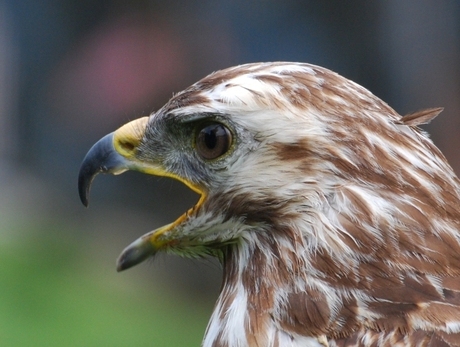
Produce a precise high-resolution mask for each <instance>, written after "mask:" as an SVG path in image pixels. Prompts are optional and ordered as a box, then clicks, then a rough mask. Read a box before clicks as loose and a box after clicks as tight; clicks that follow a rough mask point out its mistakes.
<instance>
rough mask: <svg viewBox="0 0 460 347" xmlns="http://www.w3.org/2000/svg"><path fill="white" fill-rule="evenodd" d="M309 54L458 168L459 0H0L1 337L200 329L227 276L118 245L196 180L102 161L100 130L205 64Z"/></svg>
mask: <svg viewBox="0 0 460 347" xmlns="http://www.w3.org/2000/svg"><path fill="white" fill-rule="evenodd" d="M274 60H288V61H302V62H310V63H314V64H318V65H322V66H325V67H328V68H330V69H332V70H335V71H337V72H339V73H340V74H342V75H344V76H346V77H348V78H350V79H352V80H354V81H356V82H358V83H360V84H362V85H364V86H365V87H367V88H368V89H370V90H371V91H372V92H373V93H374V94H376V95H378V96H379V97H381V98H382V99H384V100H385V101H386V102H388V103H389V104H390V105H391V106H393V107H394V108H395V109H396V110H397V111H398V112H400V113H401V114H406V113H409V112H412V111H416V110H419V109H423V108H428V107H437V106H444V107H445V110H444V112H443V113H442V114H441V116H440V117H438V118H437V119H436V120H435V121H434V122H433V123H432V124H430V125H428V126H425V127H424V128H425V129H426V130H428V131H429V132H430V133H431V136H432V138H433V140H434V142H435V143H436V144H437V145H438V146H439V147H440V148H441V150H442V151H443V152H444V153H445V155H446V156H447V157H448V159H449V161H450V162H451V164H452V166H453V167H454V169H455V170H456V171H457V172H460V156H459V155H458V153H459V150H460V2H459V1H455V0H452V1H443V0H441V1H435V0H432V1H425V0H422V1H419V0H408V1H399V0H390V1H364V0H363V1H341V0H338V1H307V0H298V1H295V0H285V1H278V0H261V1H242V0H235V1H223V0H222V1H220V0H219V1H218V0H213V1H211V0H208V1H205V0H203V1H175V0H170V1H160V0H159V1H153V0H152V1H148V0H139V1H121V0H114V1H108V0H41V1H33V0H6V1H5V0H3V1H0V346H198V345H199V344H200V341H201V339H202V336H203V333H204V330H205V327H206V323H207V321H208V318H209V316H210V314H211V311H212V307H213V303H214V301H215V299H216V297H217V294H218V290H219V286H220V276H221V275H220V268H219V265H218V264H217V263H216V262H215V261H214V260H212V259H209V260H203V261H192V260H183V259H179V258H175V257H169V256H160V257H159V258H157V259H155V261H154V262H152V261H151V262H147V263H145V264H142V265H139V266H137V267H135V268H133V269H130V270H129V271H127V272H123V273H117V272H116V271H115V259H116V257H117V256H118V254H119V252H120V251H121V250H122V249H123V248H124V247H125V246H126V245H128V244H129V243H130V242H131V241H133V240H134V239H135V238H137V237H139V236H140V235H142V234H143V233H145V232H147V231H150V230H152V229H154V228H157V227H159V226H161V225H164V224H166V223H169V222H171V221H172V220H174V219H175V218H176V217H177V216H179V215H180V214H181V213H182V212H184V211H185V210H186V209H187V208H189V207H191V206H192V204H194V203H195V201H196V199H197V196H195V195H194V194H193V193H191V192H190V191H189V190H188V189H186V188H184V187H183V186H181V185H180V184H179V183H176V182H173V181H171V180H169V179H164V178H163V179H158V178H154V177H147V176H144V175H140V174H136V173H126V174H124V175H122V176H117V177H113V176H101V177H98V179H97V181H96V182H95V183H96V184H95V185H94V186H93V190H92V199H91V205H90V207H89V209H85V208H84V207H83V206H82V205H81V204H80V202H79V199H78V195H77V190H76V181H77V173H78V169H79V165H80V162H81V160H82V158H83V156H84V155H85V153H86V151H87V150H88V149H89V148H90V146H91V145H92V144H93V143H94V142H95V141H96V140H98V139H99V138H100V137H102V136H103V135H105V134H106V133H108V132H111V131H113V130H114V129H115V128H117V127H118V126H120V125H122V124H124V123H125V122H127V121H129V120H132V119H134V118H138V117H140V116H144V115H148V114H150V113H151V112H152V111H155V110H156V109H158V108H159V107H161V105H162V104H164V103H165V102H166V101H167V100H168V98H169V97H170V96H171V95H172V93H173V92H178V91H180V90H182V89H183V88H185V87H187V86H188V85H190V84H191V83H193V82H195V81H196V80H198V79H200V78H201V77H204V76H205V75H207V74H208V73H210V72H212V71H215V70H218V69H221V68H225V67H228V66H231V65H236V64H241V63H247V62H255V61H274Z"/></svg>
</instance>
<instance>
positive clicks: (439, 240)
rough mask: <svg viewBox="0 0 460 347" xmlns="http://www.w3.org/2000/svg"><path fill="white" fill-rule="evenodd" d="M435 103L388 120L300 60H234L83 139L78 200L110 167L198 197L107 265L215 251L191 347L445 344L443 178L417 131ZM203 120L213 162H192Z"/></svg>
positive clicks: (448, 243)
mask: <svg viewBox="0 0 460 347" xmlns="http://www.w3.org/2000/svg"><path fill="white" fill-rule="evenodd" d="M441 110H442V109H430V110H426V111H422V112H419V113H415V114H411V115H407V116H405V117H401V116H400V115H398V114H397V113H396V112H395V111H394V110H393V109H392V108H390V107H389V106H388V105H387V104H386V103H384V102H383V101H381V100H380V99H379V98H377V97H376V96H374V95H373V94H371V93H370V92H369V91H367V90H366V89H365V88H363V87H361V86H359V85H357V84H355V83H353V82H351V81H349V80H347V79H345V78H343V77H341V76H339V75H337V74H336V73H333V72H331V71H329V70H327V69H324V68H321V67H318V66H314V65H309V64H300V63H281V62H280V63H260V64H248V65H242V66H237V67H233V68H229V69H226V70H222V71H218V72H216V73H213V74H211V75H209V76H207V77H205V78H204V79H202V80H201V81H199V82H197V83H196V84H194V85H192V86H191V87H189V88H188V89H186V90H184V91H183V92H181V93H179V94H177V95H175V96H174V97H173V98H172V99H171V100H170V101H169V102H168V103H167V104H166V105H165V106H164V107H163V108H162V109H160V110H159V111H158V112H156V113H154V114H152V115H151V116H150V117H149V118H141V119H139V120H137V121H134V122H131V123H128V125H125V126H124V127H122V128H120V129H119V130H117V131H116V132H115V133H113V134H112V135H110V136H109V137H106V138H104V139H103V140H101V141H102V142H101V141H100V142H99V143H98V144H96V145H95V147H93V149H92V150H91V151H90V152H89V153H88V155H87V157H86V158H85V161H84V163H83V166H82V170H81V172H80V182H79V183H80V194H81V196H82V200H84V202H87V200H86V195H87V193H88V190H89V185H90V183H91V181H92V179H93V177H94V176H95V175H96V174H97V173H98V172H114V173H119V172H122V171H124V170H126V169H135V170H140V171H143V172H146V173H150V174H158V175H163V176H170V177H173V178H176V179H179V180H180V181H182V182H184V183H185V184H187V185H188V186H189V187H190V188H192V189H193V190H195V191H196V192H198V193H200V194H201V199H200V201H199V202H198V204H197V205H196V206H195V207H194V208H192V209H191V210H189V211H188V212H187V213H186V214H184V215H183V216H182V217H180V218H179V219H178V220H177V221H176V222H174V223H172V224H170V225H167V226H165V227H163V228H160V229H157V230H154V231H153V232H151V233H149V234H146V235H144V236H143V237H141V238H140V239H139V240H137V241H135V242H134V243H133V244H132V245H131V246H129V247H128V248H127V249H126V250H125V251H124V253H123V254H122V256H121V258H120V259H119V269H124V268H127V267H129V266H132V265H135V264H136V263H138V262H140V261H142V260H143V259H145V258H146V257H148V256H150V255H152V254H154V253H156V252H158V251H168V252H174V253H177V254H180V255H185V256H203V255H214V256H218V257H219V258H220V259H221V261H222V265H223V270H224V278H223V285H222V290H221V293H220V295H219V298H218V300H217V303H216V306H215V309H214V312H213V314H212V317H211V320H210V322H209V325H208V328H207V331H206V336H205V338H204V342H203V346H205V347H210V346H226V347H237V346H238V347H239V346H241V347H242V346H273V347H274V346H281V347H283V346H292V347H296V346H330V347H335V346H344V347H345V346H369V347H370V346H375V347H384V346H460V232H459V231H460V186H459V180H458V178H457V177H456V175H455V173H454V172H453V170H452V168H451V167H450V166H449V164H448V163H447V161H446V159H445V158H444V156H443V155H442V153H441V152H440V151H439V150H438V149H437V148H436V147H435V146H434V145H433V143H432V142H431V141H430V140H429V139H428V137H427V136H426V134H425V133H424V132H423V131H421V130H420V129H419V128H418V127H417V125H419V124H422V123H426V122H428V121H430V120H431V119H432V118H434V117H435V116H437V114H438V113H439V112H441ZM203 124H205V125H203ZM206 124H221V125H222V126H223V127H225V128H226V129H227V130H228V131H229V133H230V134H231V137H230V138H231V145H229V146H228V148H227V147H225V149H226V150H225V152H224V153H222V155H219V156H218V157H217V158H211V159H209V158H204V157H203V156H200V147H199V144H198V145H197V141H200V140H199V139H198V140H197V138H198V137H197V132H198V133H199V132H200V129H203V126H206ZM101 143H102V144H101ZM110 146H112V147H110ZM102 147H104V150H105V152H104V153H106V152H107V151H109V152H110V156H107V155H104V156H103V155H102V154H101V153H102V151H101V148H102ZM109 157H110V158H109ZM107 158H109V159H107ZM113 158H116V159H113Z"/></svg>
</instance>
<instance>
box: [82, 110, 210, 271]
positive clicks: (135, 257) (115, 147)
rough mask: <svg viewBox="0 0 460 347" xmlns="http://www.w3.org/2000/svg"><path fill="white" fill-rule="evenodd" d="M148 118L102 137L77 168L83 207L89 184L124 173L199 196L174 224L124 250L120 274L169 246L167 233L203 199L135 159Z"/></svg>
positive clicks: (160, 170)
mask: <svg viewBox="0 0 460 347" xmlns="http://www.w3.org/2000/svg"><path fill="white" fill-rule="evenodd" d="M147 122H148V117H143V118H139V119H137V120H134V121H132V122H130V123H127V124H125V125H124V126H122V127H121V128H119V129H118V130H116V131H115V132H113V133H111V134H108V135H106V136H104V137H103V138H102V139H100V140H99V141H98V142H97V143H96V144H95V145H94V146H93V147H91V149H90V150H89V152H88V154H86V156H85V158H84V159H83V162H82V164H81V167H80V173H79V175H78V192H79V194H80V200H81V202H82V203H83V205H85V206H88V197H89V192H90V188H91V183H92V182H93V180H94V178H95V177H96V176H97V175H98V174H99V173H110V174H114V175H117V174H121V173H123V172H124V171H127V170H136V171H141V172H144V173H147V174H152V175H158V176H166V177H172V178H175V179H177V180H179V181H181V182H183V183H184V184H185V185H187V186H188V187H189V188H191V189H192V190H193V191H195V192H197V193H199V194H200V195H201V198H200V200H199V201H198V203H197V204H196V205H195V207H193V208H191V209H190V210H188V211H187V212H186V213H184V214H183V215H182V216H180V217H179V218H178V219H177V220H176V221H175V222H173V223H171V224H168V225H166V226H163V227H161V228H158V229H156V230H153V231H151V232H149V233H147V234H145V235H143V236H141V237H140V238H138V239H137V240H136V241H134V242H133V243H132V244H131V245H129V246H128V247H126V248H125V249H124V250H123V252H122V253H121V255H120V256H119V258H118V260H117V270H118V271H122V270H125V269H128V268H130V267H132V266H134V265H137V264H139V263H141V262H142V261H144V260H145V259H147V258H148V257H150V256H153V255H155V253H156V252H157V251H158V250H159V249H164V248H167V247H169V246H170V245H171V244H173V243H174V242H175V240H174V239H173V238H171V237H169V236H168V233H169V232H170V231H172V230H174V229H175V228H176V227H177V226H179V225H180V224H182V223H183V222H184V221H185V220H187V219H188V218H189V216H190V215H192V214H193V213H194V212H195V210H196V209H198V208H199V206H200V205H201V204H202V203H203V201H204V200H205V198H206V194H205V192H204V190H203V189H202V188H201V187H200V186H197V185H195V184H193V183H191V182H189V181H187V180H185V179H183V178H181V177H179V176H177V175H175V174H174V173H171V172H168V171H166V170H165V169H164V168H163V167H162V166H161V164H158V165H156V164H152V163H150V164H148V163H144V162H142V161H140V160H138V159H137V158H136V154H137V151H138V147H139V144H140V143H141V141H142V138H143V135H144V133H145V130H146V127H147Z"/></svg>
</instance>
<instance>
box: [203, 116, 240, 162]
mask: <svg viewBox="0 0 460 347" xmlns="http://www.w3.org/2000/svg"><path fill="white" fill-rule="evenodd" d="M231 145H232V133H231V132H230V130H229V129H228V128H227V127H226V126H224V125H223V124H221V123H205V124H202V125H201V126H200V127H198V129H197V132H196V138H195V148H196V151H197V153H198V155H199V156H200V157H201V158H203V159H205V160H213V159H217V158H219V157H221V156H222V155H224V154H225V153H227V152H228V150H229V149H230V147H231Z"/></svg>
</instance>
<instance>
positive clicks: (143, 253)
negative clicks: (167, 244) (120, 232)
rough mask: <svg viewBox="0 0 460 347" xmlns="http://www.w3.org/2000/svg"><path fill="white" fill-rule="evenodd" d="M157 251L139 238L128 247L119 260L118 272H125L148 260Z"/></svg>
mask: <svg viewBox="0 0 460 347" xmlns="http://www.w3.org/2000/svg"><path fill="white" fill-rule="evenodd" d="M154 254H155V250H154V248H153V247H152V245H151V244H150V242H148V241H147V240H145V239H144V238H142V237H141V238H139V239H137V240H136V241H134V242H133V243H132V244H130V245H129V246H128V247H126V248H125V249H124V250H123V252H121V254H120V256H119V257H118V259H117V271H118V272H120V271H123V270H126V269H129V268H130V267H133V266H134V265H137V264H139V263H142V262H143V261H144V260H146V259H147V258H149V257H151V256H153V255H154Z"/></svg>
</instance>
